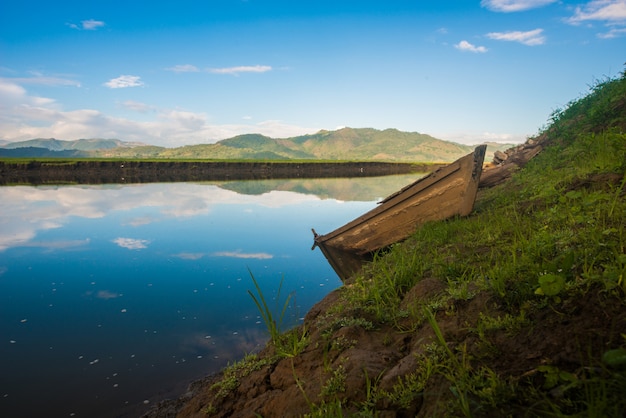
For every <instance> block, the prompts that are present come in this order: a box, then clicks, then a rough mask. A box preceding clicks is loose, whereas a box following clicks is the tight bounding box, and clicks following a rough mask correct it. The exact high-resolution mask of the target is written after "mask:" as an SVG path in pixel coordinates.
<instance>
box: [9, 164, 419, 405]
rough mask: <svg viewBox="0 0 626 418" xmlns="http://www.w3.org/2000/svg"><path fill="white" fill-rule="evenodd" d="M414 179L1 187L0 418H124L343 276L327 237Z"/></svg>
mask: <svg viewBox="0 0 626 418" xmlns="http://www.w3.org/2000/svg"><path fill="white" fill-rule="evenodd" d="M416 178H417V176H416V175H412V176H390V177H382V178H363V179H320V180H311V179H308V180H267V181H247V182H245V181H241V182H231V183H211V184H209V183H167V184H145V185H108V186H47V187H27V186H16V187H0V370H1V373H0V416H3V417H33V416H54V417H57V416H59V417H63V416H68V417H69V416H78V417H80V416H82V417H94V416H104V417H111V416H134V415H138V414H141V412H142V411H144V410H146V409H147V408H149V406H150V405H152V404H154V403H155V402H157V401H158V400H159V399H161V398H163V397H167V396H175V395H177V394H180V393H181V392H182V391H184V389H185V387H186V386H187V384H188V383H189V382H190V381H192V380H194V379H198V378H200V377H202V376H205V375H207V374H210V373H213V372H215V371H217V370H219V369H220V368H221V367H223V366H224V365H226V364H227V363H228V362H232V361H234V360H237V359H239V358H241V357H242V356H243V355H244V354H245V353H249V352H252V351H254V350H256V349H258V348H259V347H260V346H262V345H263V344H264V343H265V342H266V340H267V334H266V331H265V327H264V325H263V324H262V322H261V319H260V317H259V315H258V312H257V310H256V308H255V306H254V303H253V302H252V299H251V298H250V296H249V295H248V293H247V291H248V290H249V289H250V290H251V289H253V284H252V281H251V279H250V275H249V273H248V269H249V270H250V271H251V272H252V273H253V274H254V276H255V278H256V279H257V280H258V281H259V283H260V285H261V287H262V289H263V291H264V294H265V295H266V297H268V298H271V297H273V296H275V294H276V290H277V288H278V285H279V283H280V281H281V279H283V278H284V284H283V295H286V294H288V293H291V292H293V295H294V296H293V300H294V301H295V304H294V306H292V307H291V310H290V312H288V314H287V315H288V317H289V320H290V321H291V324H295V323H297V322H298V321H299V320H300V318H302V317H303V316H304V315H305V314H306V312H307V311H308V310H309V309H310V308H311V306H312V305H313V304H315V303H316V302H318V301H319V300H320V299H322V298H323V297H324V296H325V295H326V294H327V293H328V292H330V291H331V290H333V289H335V288H337V287H338V286H340V285H341V281H340V280H339V279H338V277H337V276H336V274H335V273H334V271H333V270H332V269H331V267H330V266H329V265H328V263H327V262H326V260H325V259H324V257H323V256H322V254H321V252H320V251H319V250H315V251H311V245H312V234H311V228H312V227H314V228H315V229H316V230H317V231H318V232H320V233H325V232H329V231H330V230H332V229H334V228H336V227H338V226H340V225H342V224H343V223H345V222H347V221H349V220H351V219H352V218H354V217H356V216H358V215H360V214H361V213H363V212H365V211H367V210H369V209H371V208H372V207H374V206H375V203H374V202H375V201H376V200H378V199H380V198H382V197H385V196H386V195H388V194H390V193H392V192H394V191H395V190H397V189H399V188H401V187H402V186H404V185H406V184H408V183H410V182H411V181H413V180H415V179H416Z"/></svg>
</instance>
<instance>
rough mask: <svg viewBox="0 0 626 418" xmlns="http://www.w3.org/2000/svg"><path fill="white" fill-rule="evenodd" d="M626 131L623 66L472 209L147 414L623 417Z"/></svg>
mask: <svg viewBox="0 0 626 418" xmlns="http://www.w3.org/2000/svg"><path fill="white" fill-rule="evenodd" d="M625 128H626V76H625V75H623V76H622V77H621V78H618V79H614V80H606V81H604V82H601V83H598V84H597V85H596V86H595V87H594V88H593V89H592V91H591V93H590V94H589V95H587V96H585V97H583V98H581V99H578V100H575V101H573V102H572V103H570V104H569V105H568V106H567V107H566V108H565V109H564V110H558V111H556V112H554V114H553V115H552V121H551V124H550V126H548V127H547V128H546V129H545V130H544V131H543V132H542V133H540V135H541V136H543V138H544V139H546V140H547V141H546V143H547V144H549V146H548V147H547V148H546V149H545V150H544V152H542V153H541V154H540V155H539V156H537V157H535V158H534V159H533V160H532V161H531V162H530V163H529V164H528V165H527V166H526V167H525V168H524V169H522V170H520V171H518V172H517V173H515V174H514V176H513V178H512V179H511V180H510V181H509V182H507V183H505V184H503V185H500V186H497V187H494V188H492V189H489V190H484V191H482V192H481V193H480V195H479V198H478V200H477V203H476V210H475V212H474V213H473V214H472V215H471V216H469V217H467V218H462V219H461V218H459V219H452V220H449V221H446V222H435V223H430V224H427V225H425V226H423V227H421V228H420V229H419V230H418V231H416V233H415V235H414V236H413V237H411V238H410V239H408V240H407V241H405V242H403V243H400V244H397V245H395V246H393V247H392V248H390V249H389V250H388V251H386V252H385V253H384V254H380V255H379V256H378V257H376V258H375V260H374V262H373V263H371V264H369V265H368V266H366V267H365V269H364V270H363V271H362V273H360V274H358V275H357V276H355V277H354V278H353V279H352V280H351V281H350V282H349V283H346V285H345V286H343V287H341V288H340V289H338V290H336V291H335V292H333V293H331V294H330V295H329V296H328V297H327V298H325V299H324V300H323V301H322V302H320V303H319V304H318V305H316V306H315V307H314V308H313V309H312V310H311V311H310V312H309V313H308V314H307V316H306V318H305V321H304V324H303V325H301V326H300V327H297V328H296V329H293V330H291V331H290V332H288V333H285V334H281V335H278V336H277V335H276V334H274V337H273V338H272V340H271V341H270V342H269V343H268V345H267V347H266V348H265V349H264V350H263V351H261V352H260V353H258V354H250V355H248V356H246V357H245V358H244V359H242V360H241V361H240V362H237V363H235V364H233V365H231V366H230V367H228V368H226V369H225V370H223V371H222V372H221V373H220V374H218V375H216V376H213V377H210V378H207V379H206V380H205V381H203V382H198V383H196V384H195V385H194V386H193V387H192V391H191V392H190V393H189V394H187V396H186V397H184V398H182V399H180V400H178V401H176V402H172V403H166V404H163V405H161V407H160V408H159V409H157V410H155V411H152V412H151V414H152V415H153V416H166V415H168V414H173V413H178V416H218V417H224V416H253V415H255V414H258V415H260V416H266V417H271V416H310V417H329V416H330V417H341V416H359V417H377V416H384V417H403V416H420V417H433V416H466V417H469V416H476V417H482V416H484V417H493V416H551V417H565V416H585V417H621V416H623V413H624V411H626V397H624V393H626V280H625V279H626V277H625V276H626V134H625V133H624V129H625ZM279 305H280V303H279ZM274 315H276V314H274ZM270 319H271V318H270ZM281 319H282V318H281Z"/></svg>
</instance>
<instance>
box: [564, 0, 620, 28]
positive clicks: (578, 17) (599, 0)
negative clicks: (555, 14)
mask: <svg viewBox="0 0 626 418" xmlns="http://www.w3.org/2000/svg"><path fill="white" fill-rule="evenodd" d="M587 21H601V22H606V23H607V24H626V0H593V1H590V2H589V3H587V4H586V5H585V6H583V7H576V11H575V12H574V16H572V17H570V18H569V19H566V22H568V23H571V24H573V25H577V24H580V23H583V22H587Z"/></svg>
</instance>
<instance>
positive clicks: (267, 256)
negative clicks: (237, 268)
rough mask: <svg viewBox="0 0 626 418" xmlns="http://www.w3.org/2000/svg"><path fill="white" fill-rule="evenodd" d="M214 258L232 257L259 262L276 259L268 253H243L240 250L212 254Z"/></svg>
mask: <svg viewBox="0 0 626 418" xmlns="http://www.w3.org/2000/svg"><path fill="white" fill-rule="evenodd" d="M211 255H212V256H213V257H232V258H245V259H247V258H253V259H257V260H268V259H270V258H274V256H273V255H272V254H268V253H242V252H241V251H240V250H237V251H218V252H215V253H213V254H211Z"/></svg>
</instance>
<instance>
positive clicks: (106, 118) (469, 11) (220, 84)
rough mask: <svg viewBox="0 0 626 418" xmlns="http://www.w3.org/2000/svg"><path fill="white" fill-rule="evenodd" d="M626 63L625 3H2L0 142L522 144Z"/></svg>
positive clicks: (393, 0) (594, 0) (604, 0)
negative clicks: (380, 136) (389, 134)
mask: <svg viewBox="0 0 626 418" xmlns="http://www.w3.org/2000/svg"><path fill="white" fill-rule="evenodd" d="M625 53H626V0H592V1H571V2H570V1H558V0H482V1H481V0H471V1H470V0H459V1H441V0H412V1H405V0H386V1H380V0H379V1H371V0H363V1H342V0H316V1H308V0H301V1H293V0H289V1H286V0H285V1H283V0H204V1H196V0H178V1H176V2H169V1H161V2H155V1H151V2H146V1H141V0H135V1H132V0H131V1H128V0H127V1H123V2H122V1H118V0H107V1H101V0H93V1H85V0H80V1H73V0H72V1H68V0H59V1H55V2H50V1H42V0H39V1H37V0H35V1H28V2H25V1H20V2H18V1H11V2H9V1H5V2H2V5H0V140H6V141H16V140H23V139H30V138H36V137H46V138H48V137H55V138H57V139H68V140H72V139H78V138H118V139H122V140H126V141H141V142H145V143H151V144H155V145H163V146H168V147H173V146H180V145H186V144H196V143H212V142H216V141H217V140H220V139H224V138H227V137H231V136H234V135H238V134H242V133H252V132H254V133H262V134H265V135H268V136H272V137H290V136H295V135H301V134H305V133H314V132H316V131H318V130H320V129H328V130H334V129H337V128H339V127H344V126H349V127H353V128H364V127H372V128H377V129H386V128H396V129H400V130H403V131H410V132H421V133H426V134H430V135H433V136H435V137H438V138H442V139H446V140H451V141H456V142H461V143H479V142H482V141H485V140H494V141H516V142H519V141H523V140H525V139H526V137H528V136H531V135H533V134H536V133H537V131H538V130H539V129H541V128H542V127H543V126H544V125H545V124H546V123H547V121H548V119H549V116H550V114H551V112H552V111H554V110H555V109H558V108H562V107H563V106H565V105H566V104H567V103H568V102H569V101H571V100H573V99H575V98H577V97H580V96H581V95H583V94H585V93H586V92H587V91H588V88H589V86H591V85H593V84H594V83H595V82H596V81H597V80H601V79H604V78H605V77H616V76H618V75H619V74H621V72H622V71H623V70H624V63H625V62H626V54H625Z"/></svg>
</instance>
